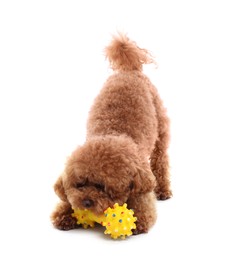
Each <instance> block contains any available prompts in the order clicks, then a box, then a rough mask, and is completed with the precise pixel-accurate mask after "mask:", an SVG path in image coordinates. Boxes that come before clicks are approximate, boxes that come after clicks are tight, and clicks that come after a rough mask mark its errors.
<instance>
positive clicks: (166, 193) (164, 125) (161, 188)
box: [150, 91, 172, 200]
mask: <svg viewBox="0 0 234 260" xmlns="http://www.w3.org/2000/svg"><path fill="white" fill-rule="evenodd" d="M153 96H154V105H155V109H156V113H157V120H158V137H157V141H156V142H155V146H154V149H153V151H152V153H151V156H150V166H151V170H152V172H153V174H154V175H155V177H156V181H157V185H156V188H155V193H156V196H157V199H159V200H166V199H169V198H170V197H171V196H172V192H171V190H170V176H169V158H168V154H167V149H168V144H169V119H168V117H167V115H166V109H165V108H164V107H163V104H162V101H161V99H160V97H159V95H158V93H157V92H156V91H154V92H153Z"/></svg>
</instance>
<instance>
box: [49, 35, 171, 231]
mask: <svg viewBox="0 0 234 260" xmlns="http://www.w3.org/2000/svg"><path fill="white" fill-rule="evenodd" d="M106 56H107V57H108V59H109V60H110V63H111V66H112V68H113V70H114V71H115V73H114V74H113V75H112V76H110V77H109V78H108V79H107V81H106V83H105V85H104V87H103V89H102V90H101V92H100V94H99V95H98V97H97V98H96V100H95V102H94V105H93V107H92V109H91V111H90V115H89V119H88V126H87V140H86V142H85V144H84V145H83V146H81V147H78V148H77V149H76V150H75V151H74V152H73V153H72V155H71V156H70V158H69V159H68V162H67V165H66V167H65V170H64V173H63V174H62V175H61V176H60V177H59V179H58V181H57V182H56V184H55V186H54V188H55V192H56V193H57V195H58V196H59V197H60V199H61V200H62V201H61V202H60V203H59V204H58V205H57V207H56V209H55V211H54V212H53V214H52V216H51V219H52V222H53V225H54V226H55V227H57V228H59V229H62V230H69V229H73V228H76V227H77V226H78V225H77V224H76V219H74V218H73V217H72V216H71V213H72V208H80V209H85V208H86V209H89V210H91V211H93V212H94V213H95V214H102V213H103V212H104V211H105V209H107V208H108V207H112V206H113V205H114V204H115V203H116V202H118V203H119V204H120V205H122V204H123V203H125V202H126V203H127V205H128V208H131V209H133V210H134V213H135V216H136V217H137V222H136V225H137V229H136V230H135V234H138V233H142V232H147V231H148V230H149V228H150V227H151V226H152V225H153V224H154V222H155V220H156V210H155V194H156V196H157V198H158V199H162V200H164V199H168V198H170V196H171V191H170V187H169V186H170V182H169V172H168V170H169V166H168V156H167V147H168V141H169V122H168V118H167V116H166V111H165V109H164V108H163V105H162V101H161V99H160V97H159V95H158V93H157V90H156V89H155V87H154V86H153V85H152V83H151V82H150V80H149V79H148V78H147V77H146V76H145V75H144V74H143V73H142V65H143V64H144V63H151V62H153V60H152V59H151V56H150V55H149V53H148V52H147V51H146V50H144V49H140V48H139V47H138V46H137V45H136V44H135V43H134V42H132V41H130V40H129V39H128V38H127V37H126V36H125V35H119V36H117V37H114V38H113V41H112V42H111V44H110V45H109V46H108V47H107V48H106ZM149 159H150V161H149ZM155 177H156V178H155Z"/></svg>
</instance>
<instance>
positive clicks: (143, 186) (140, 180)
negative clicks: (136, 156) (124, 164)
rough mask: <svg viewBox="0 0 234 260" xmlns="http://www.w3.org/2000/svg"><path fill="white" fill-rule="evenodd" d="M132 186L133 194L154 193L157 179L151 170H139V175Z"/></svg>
mask: <svg viewBox="0 0 234 260" xmlns="http://www.w3.org/2000/svg"><path fill="white" fill-rule="evenodd" d="M130 186H131V190H132V193H138V194H139V193H147V192H150V191H153V190H154V188H155V187H156V178H155V176H154V175H153V173H152V172H151V170H150V169H148V170H142V169H137V173H136V174H135V176H134V179H133V182H132V183H131V185H130Z"/></svg>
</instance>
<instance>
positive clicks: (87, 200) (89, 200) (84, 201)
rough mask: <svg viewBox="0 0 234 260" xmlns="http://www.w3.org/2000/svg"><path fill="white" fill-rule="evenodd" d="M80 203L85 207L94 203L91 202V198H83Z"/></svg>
mask: <svg viewBox="0 0 234 260" xmlns="http://www.w3.org/2000/svg"><path fill="white" fill-rule="evenodd" d="M82 204H83V206H84V207H85V208H90V207H92V206H93V205H94V202H93V200H91V199H84V200H83V201H82Z"/></svg>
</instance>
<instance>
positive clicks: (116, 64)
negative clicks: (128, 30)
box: [105, 33, 155, 71]
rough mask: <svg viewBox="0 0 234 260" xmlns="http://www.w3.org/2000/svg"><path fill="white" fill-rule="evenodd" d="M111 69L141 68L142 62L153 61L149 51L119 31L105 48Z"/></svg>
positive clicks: (128, 69) (130, 69)
mask: <svg viewBox="0 0 234 260" xmlns="http://www.w3.org/2000/svg"><path fill="white" fill-rule="evenodd" d="M105 54H106V57H107V58H108V59H109V62H110V64H111V67H112V69H113V70H122V71H132V70H138V71H141V70H142V65H143V64H149V63H155V62H154V60H153V58H152V56H151V55H150V53H149V52H148V51H147V50H145V49H141V48H139V47H138V46H137V45H136V43H135V42H133V41H131V40H130V39H129V38H128V37H127V36H126V35H124V34H121V33H119V34H118V35H117V36H114V37H113V40H112V42H111V43H110V45H109V46H107V47H106V49H105Z"/></svg>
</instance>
